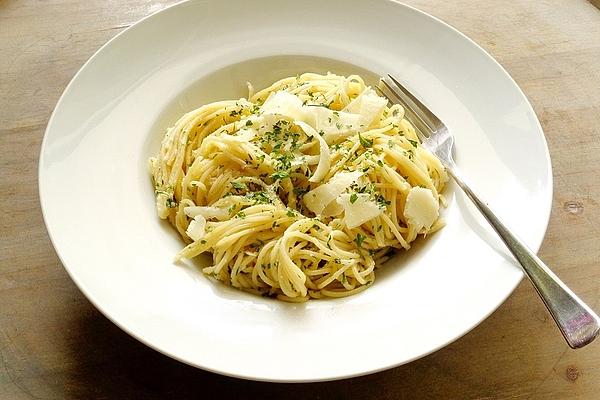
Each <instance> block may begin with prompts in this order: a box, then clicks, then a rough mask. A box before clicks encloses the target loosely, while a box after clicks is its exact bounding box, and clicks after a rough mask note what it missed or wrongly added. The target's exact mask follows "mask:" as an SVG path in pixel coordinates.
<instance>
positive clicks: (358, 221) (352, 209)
mask: <svg viewBox="0 0 600 400" xmlns="http://www.w3.org/2000/svg"><path fill="white" fill-rule="evenodd" d="M350 199H351V195H349V194H348V193H345V194H342V195H341V196H340V197H339V198H338V199H337V202H338V203H339V204H340V205H341V206H342V207H344V223H345V224H346V226H347V227H348V228H350V229H352V228H356V227H357V226H361V225H362V224H364V223H365V222H368V221H370V220H372V219H373V218H375V217H377V216H379V215H381V213H383V209H382V208H381V207H379V206H378V205H377V203H375V202H374V201H373V200H370V199H369V195H368V194H366V193H360V194H358V195H357V196H356V198H355V199H354V202H352V201H351V200H350Z"/></svg>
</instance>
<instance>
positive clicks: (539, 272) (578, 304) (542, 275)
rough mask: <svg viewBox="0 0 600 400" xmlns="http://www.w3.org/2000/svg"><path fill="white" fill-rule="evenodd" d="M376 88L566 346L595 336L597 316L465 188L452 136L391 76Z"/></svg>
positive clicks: (598, 329)
mask: <svg viewBox="0 0 600 400" xmlns="http://www.w3.org/2000/svg"><path fill="white" fill-rule="evenodd" d="M376 89H377V90H378V91H379V92H380V93H381V94H383V95H384V96H385V97H386V98H387V99H388V100H389V101H390V102H391V103H398V104H400V105H402V106H403V107H404V109H405V115H406V117H407V118H408V119H409V120H410V122H411V123H412V124H413V125H414V126H415V131H416V132H417V136H419V139H420V140H421V142H422V146H423V147H424V148H425V149H427V150H429V151H430V152H432V153H433V154H435V155H436V156H437V158H438V159H439V160H440V161H441V163H442V164H443V165H444V167H445V169H446V171H447V172H448V174H449V175H450V176H451V177H452V178H453V179H454V180H455V181H456V183H457V184H458V186H459V187H460V188H461V189H462V190H463V191H464V192H465V194H466V195H467V197H468V198H470V199H471V200H472V201H473V203H474V204H475V206H476V207H477V208H478V209H479V211H480V212H481V213H482V214H483V216H484V217H485V219H486V220H487V221H488V222H489V223H490V224H491V225H492V227H493V228H494V230H495V231H496V233H498V235H499V236H500V238H501V239H502V241H503V242H504V244H505V245H506V247H508V249H509V250H510V252H511V253H512V255H513V256H514V257H515V258H516V259H517V261H518V262H519V264H521V267H522V268H523V271H524V272H525V275H527V277H528V278H529V280H530V281H531V283H532V284H533V287H534V288H535V290H536V291H537V293H538V294H539V296H540V297H541V298H542V300H543V301H544V304H545V305H546V308H547V309H548V311H550V314H551V315H552V318H553V319H554V321H555V322H556V324H557V325H558V328H559V329H560V331H561V333H562V335H563V337H564V338H565V340H566V342H567V343H568V345H569V346H570V347H571V348H573V349H577V348H581V347H583V346H585V345H587V344H589V343H591V342H592V341H593V340H594V339H595V338H596V337H598V334H599V332H600V318H598V315H596V314H595V313H594V312H593V311H592V310H591V309H590V308H589V307H588V306H587V305H586V304H585V303H584V302H583V301H581V300H580V299H579V298H578V297H577V296H576V295H575V294H574V293H573V292H572V291H571V290H570V289H569V288H568V287H567V286H566V285H565V284H564V283H563V282H562V281H561V280H560V279H559V278H558V277H557V276H556V275H555V274H554V273H553V272H552V271H551V270H550V268H548V267H547V266H546V265H545V264H544V263H543V262H542V260H540V259H539V258H538V257H537V256H536V255H535V253H534V252H533V251H531V249H529V248H528V247H527V246H526V245H525V243H523V241H522V240H520V239H519V238H518V237H517V236H516V235H515V234H514V233H512V232H511V231H510V229H508V228H507V227H506V225H504V224H503V223H502V222H501V221H500V219H499V218H498V217H497V216H496V215H495V214H494V213H493V212H492V210H491V209H490V208H489V207H488V206H487V205H486V204H485V203H484V202H483V201H482V200H481V199H480V198H479V196H477V195H476V194H475V192H473V190H472V189H471V188H470V187H469V186H468V185H467V183H466V182H465V180H464V179H463V178H462V176H461V174H460V173H459V170H458V168H457V166H456V164H455V163H454V160H453V159H452V150H453V147H454V137H453V136H452V134H451V133H450V131H449V130H448V128H447V127H446V125H444V123H443V122H442V121H440V120H439V118H437V117H436V116H435V115H434V114H433V112H431V110H429V109H428V108H427V107H426V106H425V105H423V103H421V102H420V101H419V100H418V99H417V98H416V97H415V96H414V95H412V94H411V93H410V92H409V91H408V90H407V89H406V88H405V87H404V86H402V85H401V84H400V82H398V80H397V79H395V78H394V77H393V76H391V75H388V76H387V77H385V78H381V79H380V81H379V87H377V88H376Z"/></svg>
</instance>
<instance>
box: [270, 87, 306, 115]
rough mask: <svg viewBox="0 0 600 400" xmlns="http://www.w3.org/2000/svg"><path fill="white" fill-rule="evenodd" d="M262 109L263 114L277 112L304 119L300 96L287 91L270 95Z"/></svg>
mask: <svg viewBox="0 0 600 400" xmlns="http://www.w3.org/2000/svg"><path fill="white" fill-rule="evenodd" d="M260 110H261V112H262V114H277V115H283V116H284V117H287V118H289V119H292V120H304V108H303V106H302V100H300V98H299V97H298V96H296V95H293V94H291V93H289V92H285V91H279V92H275V93H273V94H272V95H270V96H269V98H268V99H267V100H266V101H265V102H264V104H263V105H262V107H261V108H260Z"/></svg>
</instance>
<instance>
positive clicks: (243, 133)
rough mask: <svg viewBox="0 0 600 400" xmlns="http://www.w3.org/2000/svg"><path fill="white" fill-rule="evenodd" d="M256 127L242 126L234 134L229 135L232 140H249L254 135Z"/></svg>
mask: <svg viewBox="0 0 600 400" xmlns="http://www.w3.org/2000/svg"><path fill="white" fill-rule="evenodd" d="M256 134H257V132H256V129H252V128H242V129H240V130H239V131H237V132H236V134H235V135H230V136H229V137H230V138H231V139H232V140H237V141H240V142H249V141H251V140H252V139H254V138H255V137H256Z"/></svg>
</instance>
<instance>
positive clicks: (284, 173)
mask: <svg viewBox="0 0 600 400" xmlns="http://www.w3.org/2000/svg"><path fill="white" fill-rule="evenodd" d="M289 176H290V172H289V171H275V172H274V173H272V174H271V178H273V179H275V180H276V181H278V180H282V179H285V178H287V177H289Z"/></svg>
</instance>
